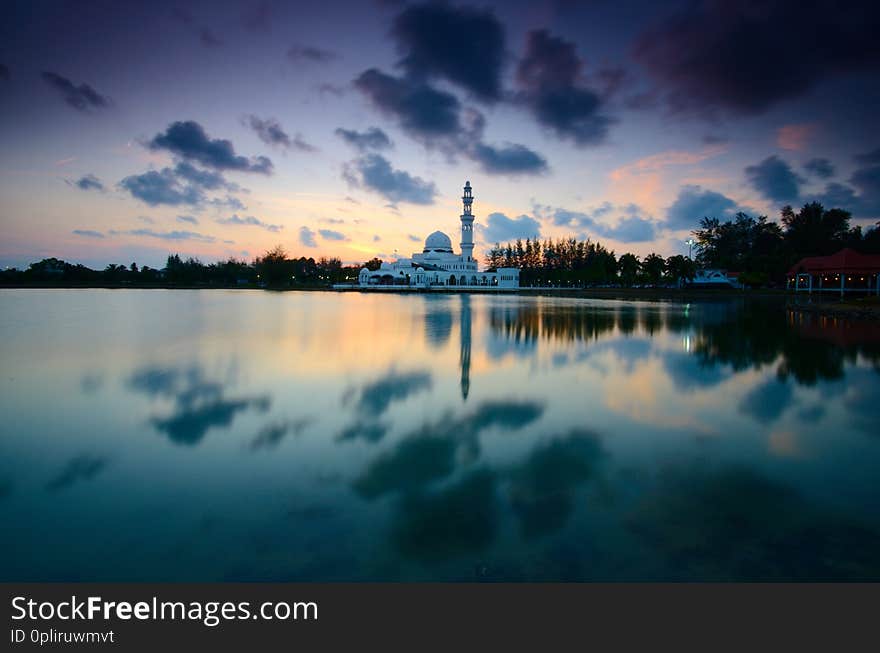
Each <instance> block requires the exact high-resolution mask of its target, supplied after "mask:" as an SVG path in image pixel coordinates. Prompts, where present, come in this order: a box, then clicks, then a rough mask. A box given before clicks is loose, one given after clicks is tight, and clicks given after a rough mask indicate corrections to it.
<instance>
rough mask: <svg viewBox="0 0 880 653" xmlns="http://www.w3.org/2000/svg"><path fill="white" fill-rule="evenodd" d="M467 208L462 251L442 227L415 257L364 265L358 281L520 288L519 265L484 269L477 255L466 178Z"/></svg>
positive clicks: (463, 216)
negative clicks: (457, 250) (373, 266)
mask: <svg viewBox="0 0 880 653" xmlns="http://www.w3.org/2000/svg"><path fill="white" fill-rule="evenodd" d="M461 201H462V202H463V203H464V212H463V213H462V214H461V254H456V253H455V252H454V251H453V249H452V240H450V238H449V236H447V235H446V234H444V233H443V232H442V231H435V232H434V233H432V234H431V235H430V236H428V237H427V238H426V239H425V248H424V249H423V250H422V251H421V252H416V253H414V254H413V255H412V257H411V258H400V259H397V260H396V261H393V262H391V263H387V262H383V263H382V265H381V267H380V268H379V269H378V270H368V269H367V268H363V269H361V271H360V274H359V275H358V284H359V285H360V286H362V287H370V286H397V287H400V286H407V287H410V288H437V289H439V288H450V287H455V288H456V289H458V288H461V289H469V288H485V289H497V290H505V289H507V290H509V289H516V288H519V269H518V268H498V269H497V270H495V271H493V272H488V271H483V272H480V266H479V265H478V263H477V260H476V259H475V258H474V214H473V213H472V212H471V207H472V204H473V202H474V196H473V191H472V189H471V182H469V181H468V182H465V184H464V195H463V196H462V198H461Z"/></svg>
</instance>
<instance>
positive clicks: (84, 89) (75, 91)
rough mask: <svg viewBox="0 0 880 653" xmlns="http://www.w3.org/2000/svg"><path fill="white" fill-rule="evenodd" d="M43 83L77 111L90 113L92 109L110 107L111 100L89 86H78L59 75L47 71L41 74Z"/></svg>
mask: <svg viewBox="0 0 880 653" xmlns="http://www.w3.org/2000/svg"><path fill="white" fill-rule="evenodd" d="M41 77H42V78H43V81H45V82H46V83H47V84H48V85H49V86H51V87H52V88H54V89H55V90H56V91H57V92H58V93H60V94H61V97H62V98H64V101H65V102H66V103H67V104H68V105H70V106H71V107H73V108H74V109H76V110H77V111H84V112H85V111H90V110H92V109H105V108H107V107H109V106H110V104H111V102H110V98H108V97H106V96H104V95H101V94H100V93H98V92H97V91H96V90H95V89H93V88H92V87H91V86H89V85H88V84H80V85H79V86H76V85H75V84H74V83H73V82H72V81H70V80H69V79H67V78H66V77H62V76H61V75H59V74H58V73H53V72H49V71H45V72H43V73H42V74H41Z"/></svg>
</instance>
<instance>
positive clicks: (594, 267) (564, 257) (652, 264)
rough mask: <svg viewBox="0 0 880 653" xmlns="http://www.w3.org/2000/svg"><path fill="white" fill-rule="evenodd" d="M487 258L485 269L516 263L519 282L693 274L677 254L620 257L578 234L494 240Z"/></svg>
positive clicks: (679, 278)
mask: <svg viewBox="0 0 880 653" xmlns="http://www.w3.org/2000/svg"><path fill="white" fill-rule="evenodd" d="M485 264H486V266H487V267H488V268H489V269H497V268H500V267H515V268H519V269H520V285H522V286H557V287H569V286H572V287H582V286H596V285H599V286H601V285H611V284H615V285H616V284H620V285H624V286H635V285H652V286H658V285H673V286H677V285H679V284H680V283H681V282H685V281H688V280H690V279H693V278H694V276H695V275H696V271H697V268H696V264H695V263H694V261H693V260H692V259H690V258H688V257H686V256H682V255H681V254H676V255H675V256H670V257H669V258H666V259H664V258H663V257H662V256H660V255H659V254H649V255H648V256H646V257H645V258H644V259H640V258H639V257H638V256H636V255H635V254H630V253H627V254H622V255H621V256H620V258H618V257H617V256H616V255H615V254H614V252H612V251H609V250H607V249H606V248H605V247H604V246H603V245H602V244H601V243H596V242H593V241H591V240H589V239H587V240H578V239H576V238H560V239H556V240H554V239H550V238H548V239H545V240H543V241H541V240H538V239H534V240H532V239H531V238H526V240H525V242H523V241H522V240H521V239H518V240H517V241H516V242H514V243H507V244H506V245H504V246H503V247H502V246H501V245H500V244H498V243H496V244H495V246H494V247H493V248H492V249H490V250H489V252H488V253H487V254H486V257H485Z"/></svg>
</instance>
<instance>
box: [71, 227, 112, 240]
mask: <svg viewBox="0 0 880 653" xmlns="http://www.w3.org/2000/svg"><path fill="white" fill-rule="evenodd" d="M70 233H72V234H74V235H76V236H83V237H84V238H104V234H102V233H101V232H100V231H92V230H91V229H74V230H73V231H71V232H70Z"/></svg>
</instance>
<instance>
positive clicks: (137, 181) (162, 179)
mask: <svg viewBox="0 0 880 653" xmlns="http://www.w3.org/2000/svg"><path fill="white" fill-rule="evenodd" d="M119 186H120V187H121V188H123V189H124V190H127V191H128V192H129V193H131V195H132V197H135V198H137V199H139V200H141V201H142V202H145V203H146V204H149V205H150V206H159V205H160V204H167V205H169V206H179V205H181V204H192V205H195V204H200V203H201V202H202V200H204V194H203V193H202V191H201V190H199V189H198V188H197V187H196V186H194V185H191V184H190V185H183V184H181V183H180V181H179V180H178V179H177V176H176V175H175V174H174V171H173V170H171V168H163V169H162V170H161V171H160V172H157V171H155V170H150V171H148V172H145V173H143V174H142V175H130V176H128V177H125V178H124V179H123V180H122V181H120V182H119Z"/></svg>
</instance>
